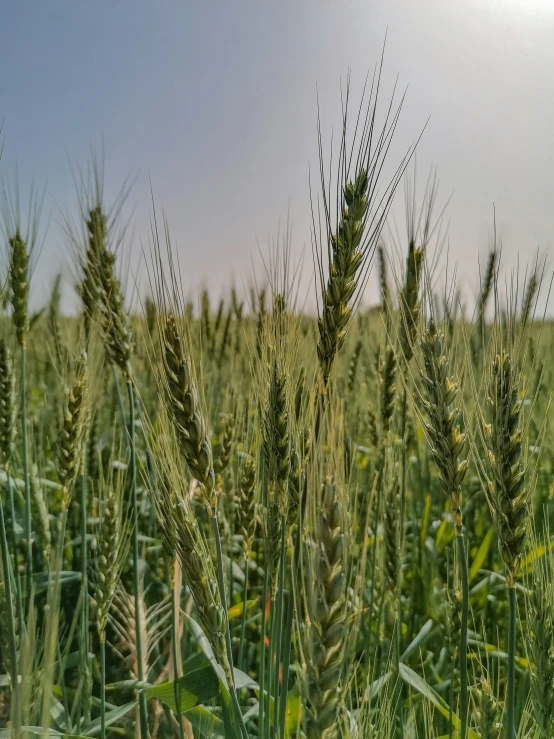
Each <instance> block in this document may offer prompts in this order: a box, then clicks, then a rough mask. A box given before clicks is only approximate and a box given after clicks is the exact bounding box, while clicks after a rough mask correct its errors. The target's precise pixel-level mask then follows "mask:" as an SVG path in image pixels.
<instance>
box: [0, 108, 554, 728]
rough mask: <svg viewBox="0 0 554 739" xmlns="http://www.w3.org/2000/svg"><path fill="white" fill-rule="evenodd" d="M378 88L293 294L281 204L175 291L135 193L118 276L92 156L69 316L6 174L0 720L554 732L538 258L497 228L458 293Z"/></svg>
mask: <svg viewBox="0 0 554 739" xmlns="http://www.w3.org/2000/svg"><path fill="white" fill-rule="evenodd" d="M375 105H376V97H375V96H374V95H372V96H370V98H369V101H368V102H366V103H365V104H364V105H363V106H362V109H361V116H360V118H359V121H358V125H357V127H356V114H349V120H348V126H347V121H346V118H345V131H346V133H345V136H344V138H343V143H342V145H341V146H340V151H339V152H338V154H337V153H335V155H334V159H333V162H332V166H331V168H329V167H328V162H329V159H328V157H327V153H326V152H325V151H323V147H322V150H321V157H322V167H321V178H322V181H321V183H320V185H321V186H320V188H319V189H320V195H319V196H317V194H316V188H315V187H314V188H313V193H314V194H313V197H312V214H313V219H312V224H313V227H312V247H313V249H312V253H313V265H314V275H315V279H314V289H315V294H316V297H317V315H310V314H309V313H308V312H307V311H303V310H302V309H301V308H300V306H299V300H298V295H297V293H298V284H299V270H298V266H297V264H296V262H295V259H294V256H293V251H292V249H291V245H290V238H289V233H288V231H287V230H285V233H284V235H282V236H281V238H280V240H279V241H278V243H277V246H276V248H275V249H274V250H273V251H271V252H270V253H267V254H264V260H265V267H266V274H265V277H264V279H263V280H258V282H257V283H252V285H253V286H252V288H251V289H250V290H248V289H246V290H244V294H243V291H237V290H234V289H233V290H230V292H229V295H228V297H227V298H226V299H225V300H221V301H220V302H219V303H218V302H217V301H215V300H214V296H213V295H211V294H210V293H209V292H208V291H204V292H203V293H202V294H201V295H200V296H199V299H198V300H197V301H190V300H188V296H186V295H185V294H184V291H183V288H182V283H181V278H180V274H181V270H184V269H186V265H185V264H183V263H182V257H181V259H179V258H178V256H177V254H176V252H175V251H174V250H173V248H172V246H171V243H170V238H169V234H170V224H167V223H165V222H164V220H163V219H162V218H161V217H160V215H159V214H158V218H157V222H156V220H155V219H153V221H152V222H153V224H154V226H153V229H152V234H151V237H150V245H149V248H147V249H146V251H147V253H148V256H147V259H146V262H147V271H148V277H149V280H148V282H149V285H150V289H149V290H148V291H147V292H146V293H145V294H144V295H141V296H139V298H138V299H137V298H135V299H134V300H131V295H130V291H125V290H124V289H123V283H122V282H121V281H120V278H121V274H122V266H123V264H125V253H124V251H123V250H122V247H121V244H122V243H123V240H122V238H121V234H122V219H121V210H120V207H119V206H118V204H117V203H116V204H115V205H114V204H112V203H109V202H105V199H104V197H103V192H102V182H101V178H100V176H99V174H98V168H97V167H94V166H92V167H91V173H92V174H91V177H90V179H87V178H86V177H85V178H84V179H83V187H82V191H81V192H80V203H81V211H80V212H79V213H76V214H75V215H74V217H73V218H71V219H68V221H67V223H66V238H67V250H68V251H67V253H68V254H70V255H71V259H72V262H73V267H74V269H73V271H74V274H75V282H74V287H75V289H76V291H77V293H78V295H79V299H80V309H79V314H78V315H73V316H64V315H62V314H61V310H60V288H61V286H60V281H59V280H58V281H57V282H56V284H55V286H54V289H53V291H52V295H51V299H50V301H49V303H48V305H47V306H46V307H45V308H44V310H42V311H40V312H38V313H32V312H31V310H30V307H29V305H30V303H29V298H30V295H31V296H32V290H33V282H34V280H36V279H37V277H36V275H33V266H34V264H35V258H36V248H37V243H38V241H37V238H38V237H37V221H36V213H35V211H34V209H33V208H31V209H30V210H29V212H28V214H24V215H21V216H20V214H19V212H18V208H17V207H16V206H17V202H16V199H14V200H13V202H12V203H11V205H13V206H14V207H10V202H8V201H9V199H8V201H7V203H6V207H5V208H4V209H3V210H4V212H5V214H6V222H5V243H4V245H3V246H4V249H5V255H6V258H5V260H4V261H5V264H6V265H7V273H6V275H5V283H4V285H3V287H4V293H3V313H2V316H1V318H0V457H1V471H0V485H1V487H0V491H1V506H0V543H1V548H0V726H1V727H3V728H1V729H0V737H16V738H17V739H19V738H20V737H25V738H28V737H33V736H41V737H54V736H56V737H101V739H104V738H105V737H113V738H115V737H130V738H131V737H136V738H137V739H147V737H152V739H154V738H155V737H160V738H167V739H168V738H170V737H171V738H173V737H178V738H179V739H185V738H186V739H192V738H193V737H194V738H195V739H201V738H205V739H210V738H212V737H226V738H227V739H229V738H230V737H237V738H241V737H242V738H243V739H247V738H254V737H260V739H262V738H263V739H279V738H281V737H304V738H305V739H318V738H321V739H334V738H335V737H337V738H338V737H348V738H350V737H352V738H359V739H385V738H391V739H400V738H401V737H403V738H404V739H414V738H415V737H419V738H420V739H426V738H428V737H429V738H431V737H433V738H435V739H438V738H439V737H440V738H441V739H447V738H448V737H450V738H452V739H453V738H454V737H457V738H461V739H477V737H480V738H481V739H496V738H497V737H509V739H514V738H515V737H516V736H517V737H525V738H526V739H552V737H553V736H554V547H553V546H552V545H553V543H554V539H553V538H552V536H551V534H550V527H551V526H552V525H553V519H554V504H553V497H554V487H553V484H552V483H553V455H552V452H553V449H554V423H553V418H552V413H551V412H550V400H551V393H552V391H553V390H554V377H553V376H552V366H551V363H550V361H549V359H550V342H551V336H552V328H551V326H550V324H549V323H548V321H546V320H544V318H543V310H544V308H543V306H544V305H545V304H548V292H549V287H550V277H549V275H547V274H546V271H545V268H544V265H543V264H542V263H541V262H540V261H538V260H535V261H532V262H531V263H530V264H529V265H528V266H527V267H525V266H521V265H520V267H519V271H518V272H517V273H510V272H509V271H506V270H504V266H503V263H502V253H501V248H500V244H498V243H494V244H493V245H492V247H491V249H490V252H489V253H488V255H487V256H486V257H485V258H484V259H483V264H482V265H481V270H480V273H478V272H477V271H476V274H475V283H476V284H479V285H480V291H479V294H478V295H477V296H476V298H475V299H474V300H471V299H468V298H467V290H466V289H465V287H466V286H464V285H458V284H457V283H456V279H455V274H454V272H453V270H451V272H452V275H451V276H450V277H448V278H446V279H445V278H444V270H442V274H441V273H439V270H438V269H437V266H436V265H437V253H438V251H440V249H441V247H442V246H443V245H444V243H445V238H444V230H443V228H442V220H441V213H440V211H441V207H440V204H439V203H437V186H436V180H435V178H434V176H430V177H429V179H428V180H427V182H426V183H425V181H424V182H423V183H422V182H419V183H416V182H415V181H414V180H413V178H412V179H410V178H409V177H408V176H407V175H406V168H407V165H408V163H409V160H410V157H411V155H412V153H413V150H410V151H409V152H407V156H406V159H404V160H403V161H400V162H397V163H395V162H392V165H393V171H394V174H393V175H392V177H391V178H389V179H388V180H387V179H386V178H385V177H384V176H383V175H382V171H384V170H383V169H382V166H383V162H384V160H385V157H386V156H387V154H388V150H389V142H390V140H391V138H392V137H393V134H394V130H395V127H396V121H397V115H398V112H399V111H396V109H394V108H393V109H391V111H390V112H389V116H388V118H387V119H386V120H385V123H384V126H383V128H382V129H381V128H377V127H376V126H375V119H374V110H375ZM346 141H352V144H351V145H350V143H349V144H348V145H347V144H346ZM108 165H109V163H108ZM389 165H390V162H389ZM395 167H398V169H394V168H395ZM389 168H390V166H389ZM409 171H411V170H409ZM328 172H329V173H330V174H328ZM329 177H330V181H329ZM402 183H405V192H404V195H405V207H406V215H407V218H406V224H407V228H406V233H405V234H404V235H398V232H397V231H394V230H389V229H388V227H387V223H388V222H387V218H388V216H389V209H390V206H391V203H392V198H393V195H394V193H395V191H396V190H397V188H398V186H399V185H400V190H401V189H402ZM416 185H417V188H416ZM418 192H419V193H420V195H419V196H418V195H417V193H418ZM400 194H401V193H400ZM308 207H309V204H308ZM392 233H395V234H396V235H395V237H394V239H392V236H391V234H392ZM439 261H440V260H439ZM443 261H444V260H443ZM440 263H441V264H442V263H443V262H440ZM370 270H373V271H374V272H376V273H378V278H379V280H378V282H379V286H380V298H379V299H376V300H375V301H374V302H378V305H377V307H375V308H373V309H369V310H368V309H364V308H362V307H361V304H362V297H363V296H364V291H365V288H366V285H367V280H368V276H369V274H370ZM129 282H130V280H129ZM244 283H245V284H246V285H248V284H249V277H248V275H245V276H244ZM364 304H365V303H364ZM131 305H133V306H134V307H133V309H130V307H129V306H131ZM537 305H539V306H540V315H539V313H538V311H537Z"/></svg>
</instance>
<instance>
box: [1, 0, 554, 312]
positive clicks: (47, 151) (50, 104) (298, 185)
mask: <svg viewBox="0 0 554 739" xmlns="http://www.w3.org/2000/svg"><path fill="white" fill-rule="evenodd" d="M1 15H2V17H1V19H0V69H1V70H2V72H1V76H0V118H3V120H4V126H3V138H4V154H3V159H2V162H1V164H0V169H1V172H2V175H3V176H4V177H7V178H8V180H13V175H14V172H15V167H16V162H17V166H18V171H19V181H20V187H21V190H22V192H23V193H24V192H25V191H26V190H28V188H29V185H30V183H31V182H32V181H33V180H34V181H35V182H36V183H37V184H38V185H39V186H44V187H45V188H46V197H45V203H44V218H43V221H44V222H45V223H46V222H47V221H48V219H49V217H50V224H49V228H48V234H47V237H46V241H45V245H44V249H43V252H42V256H41V260H40V262H39V264H38V267H37V269H36V271H35V275H34V283H35V286H34V290H35V291H36V294H37V295H40V297H41V298H45V297H46V295H47V294H48V293H49V290H50V286H51V283H52V280H53V277H54V275H55V273H56V271H57V270H58V268H59V265H60V263H61V262H62V261H63V260H64V259H65V261H66V262H67V247H66V245H65V242H64V237H63V234H62V232H61V229H60V228H59V226H58V224H57V218H58V208H59V207H63V208H66V207H67V206H69V205H71V204H73V203H74V202H75V192H74V186H73V182H72V176H71V167H70V163H72V164H74V165H81V166H86V164H87V162H88V157H89V151H90V147H91V145H95V146H97V147H98V146H99V144H100V142H101V140H102V137H103V139H104V142H105V171H106V193H107V196H108V199H109V198H110V196H113V195H114V194H115V192H116V191H117V190H118V188H119V186H120V185H121V183H122V182H123V180H124V179H125V178H126V177H127V176H129V175H130V176H131V177H132V178H136V181H135V185H134V187H133V189H132V192H131V194H130V197H129V201H128V203H129V207H132V208H134V221H135V238H134V241H133V244H132V245H131V246H130V248H131V250H132V251H131V253H132V257H131V262H132V264H133V265H135V266H136V265H137V264H138V261H139V256H140V253H141V245H140V237H143V240H144V239H147V238H148V219H149V211H150V185H149V178H151V181H152V185H153V189H154V195H155V199H156V202H157V203H158V204H159V205H163V206H164V207H165V209H166V212H167V215H168V219H169V224H170V228H171V232H172V236H173V239H174V241H175V244H176V246H177V247H178V249H179V253H180V260H181V267H182V270H183V275H184V279H185V281H186V283H187V287H188V286H191V287H193V286H198V284H199V282H205V283H206V284H208V285H209V286H210V287H211V288H213V291H214V294H215V295H218V294H219V292H220V291H221V290H222V289H223V288H224V286H227V285H228V284H229V282H230V280H231V278H233V277H234V278H235V279H236V281H237V283H238V284H239V285H240V281H241V279H242V277H243V275H245V274H247V275H248V274H249V273H250V270H251V258H252V257H253V258H254V261H255V262H256V263H257V264H258V265H259V263H260V259H259V256H258V251H257V250H258V247H257V244H258V243H259V244H260V246H261V248H262V249H264V248H265V247H266V245H267V243H268V239H271V238H273V237H274V236H275V234H276V232H277V227H278V224H279V220H280V219H281V220H283V219H285V218H286V214H287V210H288V208H289V206H290V214H291V219H292V223H293V243H294V248H295V250H296V251H297V252H300V250H301V249H302V247H304V246H305V247H307V257H308V259H307V262H308V267H309V266H310V263H311V262H310V260H311V256H310V255H311V252H310V246H309V245H310V230H309V224H310V201H309V190H308V174H309V170H310V168H311V169H312V172H314V173H317V146H316V145H317V138H316V116H317V105H316V86H317V89H318V91H319V99H320V105H321V117H322V123H323V127H324V132H325V134H326V136H327V138H326V141H327V142H328V141H329V135H330V132H331V130H332V128H333V127H334V129H335V131H336V130H337V126H338V124H339V123H340V82H341V78H342V80H343V81H344V78H345V75H346V73H347V71H348V69H351V71H352V83H353V85H352V86H353V100H354V101H357V100H358V95H359V92H360V88H361V85H362V84H363V80H364V78H365V75H366V73H367V72H368V70H369V69H372V68H373V66H374V64H375V62H376V61H377V60H378V58H379V55H380V52H381V46H382V42H383V38H384V35H385V32H386V30H387V28H388V41H387V47H386V58H385V74H384V82H385V85H384V88H383V90H384V94H383V101H385V99H386V97H387V95H388V94H389V93H390V90H391V85H392V83H393V81H394V78H395V77H396V75H397V74H398V75H399V84H400V87H401V88H404V87H406V86H408V94H407V98H406V103H405V107H404V111H403V114H402V117H401V121H400V125H399V130H398V137H397V141H396V146H395V147H393V150H392V151H391V164H392V163H395V162H396V161H397V160H398V158H399V157H400V155H401V153H402V151H403V149H404V148H405V147H406V146H407V145H408V144H409V142H410V141H411V140H412V139H413V138H415V137H416V136H417V135H418V134H419V132H420V130H421V128H422V126H423V125H424V123H425V121H426V120H427V118H428V117H429V116H430V121H429V124H428V126H427V129H426V131H425V133H424V136H423V139H422V141H421V144H420V146H419V149H418V157H417V165H418V172H419V175H420V180H421V182H423V181H424V179H425V176H426V174H427V172H428V170H429V167H430V166H431V165H436V167H437V171H438V176H439V179H440V184H441V187H440V193H439V203H440V202H442V201H444V200H446V199H447V197H448V196H449V195H450V194H451V193H452V192H453V191H454V196H453V200H452V202H451V204H450V206H449V208H448V215H449V219H450V260H451V261H457V262H458V265H459V273H460V276H461V278H462V279H464V278H465V279H467V280H468V281H469V282H470V284H471V285H472V287H475V284H476V269H477V259H478V255H479V254H481V255H483V254H484V252H485V251H486V248H487V244H488V239H489V236H490V233H491V230H492V212H493V203H494V204H495V205H496V214H497V222H498V226H499V231H500V234H501V235H502V237H503V242H504V253H505V257H506V260H507V262H509V263H513V262H515V260H516V258H517V253H518V250H519V252H520V255H523V256H524V257H525V258H527V257H529V256H530V255H531V256H532V255H533V254H534V253H535V252H536V249H537V248H540V249H541V250H543V251H544V252H549V251H550V253H551V249H552V246H553V244H554V207H553V206H554V43H553V40H554V3H552V1H551V0H542V1H541V0H520V1H518V0H497V1H496V2H492V1H491V2H487V1H486V0H474V1H470V0H456V1H454V0H452V1H449V0H436V1H435V2H433V1H431V0H394V2H393V1H391V2H384V1H381V0H372V1H370V0H365V1H363V0H271V1H270V0H263V1H260V0H256V1H254V0H249V1H246V0H225V1H223V0H222V1H221V2H216V1H215V0H207V1H205V2H201V1H200V0H195V1H194V2H191V1H190V0H161V1H160V0H158V2H155V1H154V0H117V1H116V2H114V1H113V0H93V1H92V2H91V1H90V0H43V1H42V2H39V1H35V2H31V0H18V1H17V2H15V1H14V0H12V1H11V2H6V3H4V4H3V8H2V14H1ZM441 196H442V198H441ZM398 212H399V218H400V219H401V218H402V211H401V210H399V211H398ZM64 254H65V257H64ZM307 272H309V269H308V270H307ZM66 273H67V279H68V281H69V279H70V275H69V272H68V270H67V269H66ZM368 289H369V290H370V291H371V289H372V285H371V284H370V286H369V288H368ZM367 297H368V300H371V299H372V297H373V298H374V296H372V295H371V293H369V294H368V296H367ZM67 305H69V303H67Z"/></svg>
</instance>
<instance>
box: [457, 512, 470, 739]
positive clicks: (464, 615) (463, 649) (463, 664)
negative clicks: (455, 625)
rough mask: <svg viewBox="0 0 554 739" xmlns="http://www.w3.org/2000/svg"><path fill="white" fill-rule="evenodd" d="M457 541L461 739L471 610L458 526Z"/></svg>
mask: <svg viewBox="0 0 554 739" xmlns="http://www.w3.org/2000/svg"><path fill="white" fill-rule="evenodd" d="M456 541H457V544H458V557H459V560H460V562H459V564H460V579H461V585H462V612H461V625H460V723H461V734H460V739H466V737H467V717H468V711H469V699H468V690H467V623H468V610H469V582H468V574H467V557H466V546H465V539H464V534H463V531H462V527H461V526H456Z"/></svg>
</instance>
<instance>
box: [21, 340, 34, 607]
mask: <svg viewBox="0 0 554 739" xmlns="http://www.w3.org/2000/svg"><path fill="white" fill-rule="evenodd" d="M21 432H22V435H23V438H22V442H23V479H24V481H25V547H26V551H25V578H26V596H27V602H28V603H30V601H31V590H32V583H31V581H32V578H33V538H32V525H31V478H30V476H29V450H28V445H27V345H26V344H23V346H22V347H21Z"/></svg>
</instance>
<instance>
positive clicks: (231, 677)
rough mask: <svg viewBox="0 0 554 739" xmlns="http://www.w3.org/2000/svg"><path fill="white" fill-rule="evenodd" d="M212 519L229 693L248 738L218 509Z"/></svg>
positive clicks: (246, 738)
mask: <svg viewBox="0 0 554 739" xmlns="http://www.w3.org/2000/svg"><path fill="white" fill-rule="evenodd" d="M211 521H212V531H213V535H214V539H215V547H216V559H217V580H218V585H219V593H220V597H221V601H222V603H223V609H224V612H225V622H226V624H225V625H226V628H225V647H226V650H227V660H228V663H229V665H228V667H229V677H228V679H229V680H230V683H229V693H230V694H231V701H232V703H233V711H234V713H235V719H236V721H237V723H238V726H239V730H240V733H241V736H243V737H244V739H248V732H247V731H246V726H245V725H244V719H243V718H242V712H241V710H240V705H239V701H238V697H237V689H236V686H235V674H234V670H233V648H232V645H231V627H230V625H229V617H228V612H227V598H226V595H225V575H224V572H223V550H222V547H221V536H220V533H219V523H218V520H217V511H216V510H215V509H214V511H213V515H212V517H211Z"/></svg>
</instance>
